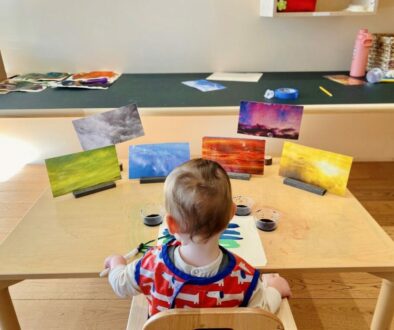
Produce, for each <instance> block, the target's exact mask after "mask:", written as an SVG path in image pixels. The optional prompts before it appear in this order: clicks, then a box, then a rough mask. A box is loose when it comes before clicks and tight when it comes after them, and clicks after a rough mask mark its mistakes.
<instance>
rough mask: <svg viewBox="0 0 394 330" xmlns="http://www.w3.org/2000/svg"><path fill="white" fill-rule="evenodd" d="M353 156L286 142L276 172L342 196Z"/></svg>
mask: <svg viewBox="0 0 394 330" xmlns="http://www.w3.org/2000/svg"><path fill="white" fill-rule="evenodd" d="M352 162H353V158H352V157H349V156H345V155H341V154H337V153H333V152H329V151H324V150H320V149H315V148H311V147H306V146H303V145H300V144H296V143H292V142H288V141H286V142H285V143H284V146H283V151H282V157H281V159H280V168H279V175H281V176H284V177H289V178H293V179H296V180H300V181H303V182H306V183H310V184H313V185H316V186H319V187H322V188H325V189H327V191H329V192H332V193H334V194H337V195H344V194H345V192H346V186H347V182H348V179H349V174H350V169H351V166H352Z"/></svg>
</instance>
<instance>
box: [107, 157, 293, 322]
mask: <svg viewBox="0 0 394 330" xmlns="http://www.w3.org/2000/svg"><path fill="white" fill-rule="evenodd" d="M164 193H165V207H166V210H167V213H168V215H167V218H166V221H167V225H168V228H169V231H170V233H171V234H173V235H174V236H175V238H176V240H173V241H171V242H169V243H167V244H164V245H163V246H157V247H155V248H152V249H150V250H149V251H148V252H147V253H146V254H145V255H144V256H143V257H142V258H140V259H138V260H136V261H134V262H132V263H130V264H129V265H127V263H126V260H125V259H124V258H123V257H122V256H120V255H113V256H109V257H107V258H106V260H105V267H106V268H109V269H110V273H109V283H110V284H111V286H112V288H113V290H114V291H115V293H116V294H117V295H118V296H120V297H125V296H134V295H138V294H140V293H142V294H144V295H145V296H146V297H147V299H148V302H149V314H150V315H153V314H155V313H158V312H160V311H163V310H166V309H169V308H188V307H196V308H197V307H219V306H220V307H237V306H249V307H262V308H264V309H266V310H269V311H271V312H273V313H275V312H276V311H277V310H278V308H279V306H280V303H281V299H282V297H289V296H290V295H291V292H290V288H289V285H288V283H287V281H286V280H285V279H283V278H282V277H280V276H279V275H276V274H269V275H265V276H263V279H262V280H261V279H260V276H259V273H258V271H256V270H255V269H254V268H253V267H252V266H250V265H249V264H248V263H247V262H246V261H244V260H243V259H241V258H240V257H238V256H237V255H235V254H232V253H231V252H229V251H227V250H226V249H224V248H222V247H220V246H219V237H220V234H221V233H222V232H223V231H224V230H225V229H226V228H227V225H228V223H229V221H230V220H231V218H232V217H233V216H234V214H235V209H236V206H235V204H234V203H233V201H232V195H231V184H230V180H229V178H228V176H227V173H226V172H225V170H224V169H223V168H222V167H221V166H220V165H219V164H218V163H216V162H213V161H209V160H204V159H194V160H191V161H189V162H186V163H184V164H183V165H181V166H179V167H177V168H176V169H174V170H173V171H172V172H171V173H170V175H169V176H168V177H167V179H166V181H165V185H164Z"/></svg>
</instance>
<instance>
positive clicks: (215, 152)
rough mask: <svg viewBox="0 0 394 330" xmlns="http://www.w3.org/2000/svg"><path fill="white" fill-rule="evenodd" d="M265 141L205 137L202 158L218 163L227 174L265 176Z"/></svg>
mask: <svg viewBox="0 0 394 330" xmlns="http://www.w3.org/2000/svg"><path fill="white" fill-rule="evenodd" d="M264 152H265V141H264V140H256V139H239V138H224V137H204V138H203V139H202V158H204V159H210V160H214V161H216V162H218V163H219V164H220V165H222V166H223V168H224V169H225V170H226V171H227V172H236V173H250V174H263V173H264Z"/></svg>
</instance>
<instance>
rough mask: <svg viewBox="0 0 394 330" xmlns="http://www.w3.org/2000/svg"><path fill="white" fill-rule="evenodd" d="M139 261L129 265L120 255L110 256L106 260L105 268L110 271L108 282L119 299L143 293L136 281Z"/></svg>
mask: <svg viewBox="0 0 394 330" xmlns="http://www.w3.org/2000/svg"><path fill="white" fill-rule="evenodd" d="M138 261H139V260H138V259H137V260H134V261H133V262H131V263H130V264H128V265H127V262H126V259H125V258H124V257H122V256H120V255H113V256H109V257H107V258H106V259H105V264H104V266H105V268H109V269H110V272H109V275H108V282H109V284H110V285H111V287H112V290H114V292H115V293H116V295H118V296H119V297H122V298H125V297H126V296H136V295H138V294H140V293H141V291H140V288H139V285H138V284H137V282H136V281H135V279H134V271H135V265H136V264H137V262H138Z"/></svg>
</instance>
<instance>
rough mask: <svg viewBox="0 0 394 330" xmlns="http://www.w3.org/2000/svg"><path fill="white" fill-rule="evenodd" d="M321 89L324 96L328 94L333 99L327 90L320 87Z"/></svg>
mask: <svg viewBox="0 0 394 330" xmlns="http://www.w3.org/2000/svg"><path fill="white" fill-rule="evenodd" d="M319 88H320V90H321V91H322V92H323V93H324V94H327V95H328V96H329V97H332V94H331V93H330V92H329V91H328V90H327V89H325V88H324V87H322V86H319Z"/></svg>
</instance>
